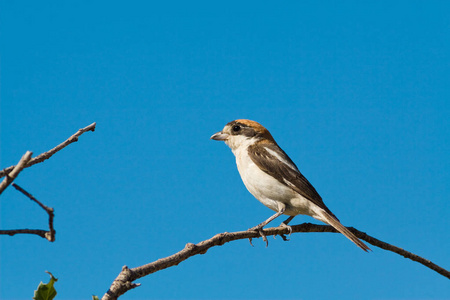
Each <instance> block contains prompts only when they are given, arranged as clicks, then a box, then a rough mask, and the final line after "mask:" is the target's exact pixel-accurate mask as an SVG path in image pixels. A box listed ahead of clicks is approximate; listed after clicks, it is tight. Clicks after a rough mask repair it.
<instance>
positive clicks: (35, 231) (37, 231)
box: [0, 229, 48, 239]
mask: <svg viewBox="0 0 450 300" xmlns="http://www.w3.org/2000/svg"><path fill="white" fill-rule="evenodd" d="M0 234H2V235H10V236H13V235H16V234H35V235H38V236H40V237H41V238H44V239H48V238H47V236H48V231H46V230H42V229H9V230H0Z"/></svg>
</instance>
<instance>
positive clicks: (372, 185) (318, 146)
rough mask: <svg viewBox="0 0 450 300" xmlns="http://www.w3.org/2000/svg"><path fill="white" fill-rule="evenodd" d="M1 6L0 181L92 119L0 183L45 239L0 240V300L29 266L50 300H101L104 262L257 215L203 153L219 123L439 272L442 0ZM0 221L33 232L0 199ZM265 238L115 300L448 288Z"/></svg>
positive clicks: (394, 268)
mask: <svg viewBox="0 0 450 300" xmlns="http://www.w3.org/2000/svg"><path fill="white" fill-rule="evenodd" d="M62 2H64V3H62ZM0 3H1V7H0V16H1V23H0V25H1V27H0V28H1V29H0V30H1V32H0V34H1V36H0V47H1V167H2V168H4V167H8V166H10V165H13V164H15V163H17V161H18V160H19V159H20V157H21V156H22V155H23V153H25V151H26V150H31V151H33V152H34V154H35V155H38V154H40V153H42V152H44V151H47V150H49V149H50V148H52V147H54V146H55V145H57V144H59V143H60V142H62V141H63V140H65V139H66V138H68V137H69V136H70V135H71V134H73V133H74V132H76V130H77V129H79V128H81V127H85V126H87V125H89V124H91V123H92V122H94V121H95V122H97V130H96V131H95V132H94V133H92V132H89V133H85V134H84V135H83V136H82V137H81V138H80V140H79V142H78V143H76V144H72V145H70V146H69V147H68V148H66V149H64V150H63V151H61V152H60V153H58V154H56V155H55V156H54V157H53V158H51V159H50V160H48V161H46V162H45V163H42V164H39V165H36V166H34V167H32V168H29V169H26V170H25V171H23V172H22V173H21V174H20V176H19V178H18V179H17V180H16V182H17V183H18V184H20V185H21V186H23V187H24V188H25V189H27V190H28V191H30V192H31V193H32V194H33V195H35V196H36V197H37V198H38V199H40V200H41V201H43V202H44V203H46V204H47V205H49V206H51V207H54V208H55V213H56V218H55V226H56V231H57V235H56V242H54V243H49V242H48V241H46V240H44V239H41V238H39V237H36V236H24V235H21V236H14V237H8V236H1V237H0V243H1V260H0V264H1V266H0V271H1V273H0V276H1V278H0V279H1V280H0V281H1V290H0V298H1V299H30V298H31V297H32V295H33V290H34V289H35V288H36V287H37V285H38V283H39V282H40V281H44V282H47V281H48V275H47V274H45V273H44V271H45V270H48V271H51V272H53V274H54V275H55V276H56V277H58V278H59V281H58V282H57V283H56V288H57V290H58V296H57V299H89V298H90V297H91V295H92V294H95V295H99V296H102V295H103V294H104V293H105V292H106V290H107V289H108V288H109V286H110V284H111V283H112V281H113V279H114V278H115V277H116V276H117V274H118V273H119V272H120V270H121V267H122V266H123V265H128V266H129V267H136V266H140V265H142V264H145V263H149V262H152V261H154V260H156V259H158V258H162V257H165V256H168V255H171V254H173V253H175V252H177V251H179V250H181V249H182V248H183V247H184V245H185V244H186V243H188V242H193V243H197V242H200V241H202V240H205V239H207V238H210V237H211V236H213V235H214V234H216V233H220V232H224V231H229V232H230V231H239V230H245V229H247V228H249V227H251V226H254V225H256V224H258V223H259V222H261V221H263V220H265V219H266V218H267V217H268V216H270V215H271V214H272V211H271V210H269V209H268V208H266V207H264V206H263V205H261V204H260V203H259V202H258V201H256V200H255V199H254V198H253V197H252V196H251V195H250V194H249V193H248V192H247V191H246V189H245V187H244V185H243V184H242V182H241V179H240V177H239V175H238V172H237V170H236V166H235V162H234V157H233V155H232V153H231V151H230V150H229V149H228V148H227V147H226V146H225V145H224V144H223V143H219V142H215V141H210V140H209V137H210V136H211V135H212V134H213V133H215V132H217V131H219V130H221V129H222V127H223V126H224V125H225V124H226V123H227V122H229V121H231V120H233V119H237V118H248V119H253V120H256V121H259V122H260V123H262V124H263V125H264V126H266V127H267V128H268V129H269V130H270V131H271V132H272V134H273V135H274V137H275V139H276V140H277V141H278V143H279V144H280V145H281V146H282V147H283V149H284V150H285V151H286V152H287V153H288V154H289V155H290V156H291V158H292V159H293V160H294V161H295V162H296V163H297V165H298V166H299V168H300V169H301V170H302V172H303V173H304V174H305V175H306V177H307V178H308V179H309V180H310V181H311V182H312V183H313V185H314V186H315V187H316V189H317V190H318V191H319V193H320V194H321V195H322V197H323V198H324V201H325V203H326V204H327V205H328V206H329V207H330V209H331V210H332V211H333V212H334V213H335V214H336V215H337V216H338V217H339V218H340V219H341V221H342V222H343V223H344V224H345V225H347V226H354V227H356V228H358V229H360V230H362V231H365V232H367V233H368V234H370V235H373V236H374V237H377V238H379V239H381V240H384V241H386V242H389V243H392V244H394V245H397V246H399V247H402V248H405V249H407V250H409V251H412V252H414V253H416V254H418V255H422V256H424V257H426V258H428V259H430V260H432V261H433V262H435V263H437V264H439V265H441V266H443V267H444V268H447V269H449V268H450V255H449V248H450V236H449V229H450V221H449V220H450V206H449V194H450V184H449V182H450V171H449V169H450V158H449V153H450V4H449V2H448V1H372V2H369V1H364V2H363V1H339V2H338V1H281V2H273V1H239V2H238V1H223V2H217V1H204V2H192V1H166V2H164V4H162V3H160V2H157V1H153V2H150V1H140V2H137V1H128V2H117V1H96V2H93V1H6V0H2V1H1V2H0ZM0 208H1V228H2V229H11V228H42V229H45V228H46V227H47V217H46V215H45V214H44V213H43V212H42V211H41V210H40V209H39V208H38V207H37V206H36V205H34V204H33V203H31V202H30V201H29V200H27V199H26V198H25V197H24V196H22V195H21V194H19V193H17V192H16V191H15V190H14V189H13V188H8V189H7V190H6V191H5V192H4V193H3V194H2V196H1V202H0ZM305 221H307V222H311V221H312V222H313V221H314V220H313V219H311V218H309V217H297V218H296V219H294V221H293V224H296V223H301V222H305ZM279 222H281V220H277V221H276V224H278V223H279ZM276 224H275V225H276ZM269 242H270V245H269V247H268V248H266V247H265V246H264V243H263V242H262V241H261V239H258V240H255V241H254V244H255V247H251V246H250V245H249V243H248V241H247V240H241V241H236V242H233V243H230V244H226V245H224V246H222V247H216V248H213V249H211V250H210V251H208V253H207V254H206V255H200V256H196V257H193V258H191V259H189V260H188V261H185V262H183V263H181V264H180V265H178V266H176V267H173V268H170V269H167V270H163V271H161V272H158V273H155V274H153V275H150V276H148V277H146V278H143V279H140V280H138V282H139V283H141V284H142V286H141V287H139V288H137V289H134V290H132V291H130V292H128V293H127V294H126V295H124V296H123V297H122V298H123V299H263V298H264V299H450V284H449V280H448V279H446V278H444V277H442V276H440V275H438V274H437V273H435V272H433V271H431V270H429V269H427V268H425V267H423V266H422V265H420V264H417V263H415V262H412V261H409V260H406V259H404V258H402V257H400V256H398V255H396V254H393V253H391V252H386V251H384V250H381V249H378V248H376V247H373V250H374V251H373V253H369V254H367V253H364V252H363V251H361V250H360V249H358V248H357V247H356V246H355V245H353V244H352V243H350V242H349V241H348V240H347V239H346V238H344V237H343V236H342V235H338V234H318V233H308V234H295V235H293V236H292V239H291V241H290V242H283V241H282V240H281V239H280V238H278V239H276V240H273V239H272V238H270V239H269Z"/></svg>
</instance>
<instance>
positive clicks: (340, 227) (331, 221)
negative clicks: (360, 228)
mask: <svg viewBox="0 0 450 300" xmlns="http://www.w3.org/2000/svg"><path fill="white" fill-rule="evenodd" d="M320 219H321V221H324V222H325V223H327V224H329V225H331V226H333V227H334V228H335V229H336V230H337V231H339V232H340V233H342V234H343V235H345V236H346V237H347V238H348V239H349V240H350V241H352V242H353V243H355V244H356V246H358V247H359V248H361V249H363V250H364V251H366V252H368V251H369V250H370V251H372V250H371V249H370V248H369V247H368V246H367V245H366V244H364V243H363V242H361V240H360V239H358V238H357V237H356V236H355V235H354V234H353V233H352V232H351V231H350V230H348V229H347V228H346V227H345V226H344V225H342V224H341V223H340V222H339V221H338V220H337V219H336V218H333V216H331V215H330V214H329V213H327V212H326V211H325V210H322V211H321V214H320Z"/></svg>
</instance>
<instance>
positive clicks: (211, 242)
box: [102, 223, 450, 300]
mask: <svg viewBox="0 0 450 300" xmlns="http://www.w3.org/2000/svg"><path fill="white" fill-rule="evenodd" d="M348 229H349V230H350V231H351V232H353V233H354V234H355V235H356V236H357V237H358V238H360V239H362V240H364V241H366V242H368V243H370V244H372V245H374V246H376V247H379V248H381V249H384V250H388V251H392V252H394V253H397V254H399V255H402V256H404V257H406V258H409V259H411V260H413V261H416V262H418V263H421V264H422V265H424V266H426V267H428V268H430V269H432V270H434V271H436V272H438V273H439V274H441V275H442V276H445V277H447V278H449V279H450V272H449V271H447V270H445V269H444V268H441V267H439V266H438V265H436V264H434V263H432V262H431V261H429V260H427V259H425V258H422V257H420V256H418V255H416V254H413V253H411V252H408V251H406V250H403V249H401V248H398V247H396V246H393V245H390V244H388V243H386V242H383V241H380V240H378V239H376V238H374V237H371V236H369V235H367V234H366V233H364V232H361V231H359V230H357V229H355V228H353V227H349V228H348ZM292 232H293V233H294V232H337V231H336V230H335V229H334V228H333V227H331V226H329V225H316V224H311V223H303V224H300V225H295V226H292ZM264 234H265V235H282V234H289V229H288V228H286V227H273V228H267V229H264ZM258 237H260V235H259V233H258V232H256V231H238V232H231V233H229V232H224V233H219V234H216V235H215V236H213V237H212V238H210V239H208V240H205V241H202V242H200V243H198V244H191V243H188V244H186V246H185V247H184V249H183V250H181V251H179V252H177V253H175V254H173V255H171V256H168V257H165V258H161V259H158V260H156V261H154V262H152V263H149V264H146V265H143V266H140V267H136V268H132V269H129V268H128V267H127V266H124V267H123V268H122V271H121V272H120V273H119V275H118V276H117V278H116V279H115V280H114V281H113V283H112V285H111V287H110V288H109V290H108V291H107V292H106V293H105V295H103V297H102V300H115V299H117V298H119V297H120V296H121V295H123V294H124V293H126V292H127V291H129V290H131V289H133V288H135V287H137V286H139V284H137V283H133V281H135V280H137V279H139V278H142V277H144V276H147V275H149V274H152V273H155V272H157V271H160V270H163V269H166V268H169V267H172V266H176V265H178V264H179V263H181V262H183V261H185V260H186V259H188V258H189V257H192V256H194V255H197V254H205V253H206V252H207V251H208V250H209V248H212V247H214V246H222V245H223V244H225V243H228V242H231V241H235V240H241V239H252V238H258Z"/></svg>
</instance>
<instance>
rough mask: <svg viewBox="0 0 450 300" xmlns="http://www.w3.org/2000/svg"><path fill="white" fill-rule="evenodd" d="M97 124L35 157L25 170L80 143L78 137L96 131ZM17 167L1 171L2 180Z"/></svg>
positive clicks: (81, 130) (85, 128)
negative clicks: (77, 142) (73, 144)
mask: <svg viewBox="0 0 450 300" xmlns="http://www.w3.org/2000/svg"><path fill="white" fill-rule="evenodd" d="M96 125H97V124H96V123H95V122H94V123H92V124H91V125H89V126H86V127H84V128H81V129H79V130H78V131H77V132H76V133H74V134H73V135H72V136H71V137H69V138H68V139H67V140H65V141H64V142H62V143H61V144H59V145H58V146H56V147H55V148H53V149H51V150H49V151H47V152H44V153H42V154H40V155H38V156H36V157H34V158H33V159H31V160H30V161H29V162H28V163H27V164H26V165H25V168H28V167H31V166H32V165H35V164H37V163H40V162H43V161H44V160H46V159H49V158H50V157H52V156H53V154H55V153H56V152H58V151H60V150H62V149H64V148H65V147H66V146H68V145H70V144H72V143H74V142H76V141H78V137H79V136H80V135H82V134H83V133H85V132H86V131H95V126H96ZM14 167H15V166H11V167H8V168H6V169H4V170H2V171H0V178H2V177H3V176H5V175H6V174H9V173H10V172H11V171H12V170H13V169H14Z"/></svg>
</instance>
